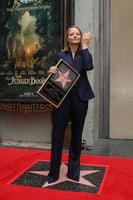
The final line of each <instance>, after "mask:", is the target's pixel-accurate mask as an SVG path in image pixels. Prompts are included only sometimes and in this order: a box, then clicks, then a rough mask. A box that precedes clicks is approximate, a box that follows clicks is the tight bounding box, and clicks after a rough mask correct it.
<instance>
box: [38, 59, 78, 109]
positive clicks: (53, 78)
mask: <svg viewBox="0 0 133 200" xmlns="http://www.w3.org/2000/svg"><path fill="white" fill-rule="evenodd" d="M56 66H57V68H58V71H57V73H52V74H50V75H49V76H48V77H47V78H46V80H45V81H44V83H43V84H42V85H41V87H40V88H39V90H38V91H37V94H38V95H39V96H41V97H42V98H43V99H44V100H46V101H48V102H49V103H51V104H52V105H53V106H54V107H56V108H58V107H59V106H60V104H61V103H62V102H63V100H64V99H65V97H66V96H67V94H68V93H69V91H70V90H71V88H72V87H73V85H74V84H75V83H76V81H77V80H78V78H79V77H80V74H79V73H78V72H77V71H76V70H75V69H73V68H72V67H71V66H70V65H69V64H68V63H66V62H65V61H64V60H63V59H60V60H59V62H58V63H57V65H56Z"/></svg>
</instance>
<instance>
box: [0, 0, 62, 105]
mask: <svg viewBox="0 0 133 200" xmlns="http://www.w3.org/2000/svg"><path fill="white" fill-rule="evenodd" d="M62 4H63V0H0V101H17V102H18V101H22V102H29V101H40V98H39V96H38V95H37V94H36V92H37V90H38V88H39V87H40V85H41V84H42V83H43V82H44V80H45V78H46V75H47V69H48V68H49V67H50V66H51V64H52V59H53V57H54V55H55V53H56V52H57V51H59V50H60V49H61V48H62V43H63V41H62V34H63V31H62V30H63V28H62V27H63V23H64V15H63V9H62V7H63V6H62Z"/></svg>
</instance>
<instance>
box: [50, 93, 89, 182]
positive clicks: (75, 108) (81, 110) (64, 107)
mask: <svg viewBox="0 0 133 200" xmlns="http://www.w3.org/2000/svg"><path fill="white" fill-rule="evenodd" d="M87 109H88V101H85V102H83V101H81V100H80V99H79V97H78V96H77V94H76V92H75V90H72V91H71V92H70V93H69V94H68V96H67V97H66V99H65V100H64V102H63V103H62V104H61V105H60V107H59V108H57V109H56V108H55V109H53V111H52V122H53V128H52V149H51V165H50V171H49V177H53V178H58V176H59V170H60V164H61V156H62V149H63V142H64V136H65V129H66V127H67V124H68V121H69V120H71V142H70V147H69V157H68V172H67V175H68V176H69V177H71V178H73V179H75V180H78V179H79V174H80V154H81V143H82V131H83V127H84V122H85V117H86V113H87Z"/></svg>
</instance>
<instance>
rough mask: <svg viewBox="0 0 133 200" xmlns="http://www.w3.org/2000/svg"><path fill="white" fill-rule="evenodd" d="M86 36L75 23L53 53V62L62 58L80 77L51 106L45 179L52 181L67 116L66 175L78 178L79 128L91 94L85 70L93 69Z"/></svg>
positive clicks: (54, 68)
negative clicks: (60, 49) (69, 123)
mask: <svg viewBox="0 0 133 200" xmlns="http://www.w3.org/2000/svg"><path fill="white" fill-rule="evenodd" d="M90 40H91V35H90V33H84V34H82V33H81V30H80V29H79V28H78V27H76V26H71V27H70V28H68V30H67V32H66V45H65V49H64V50H63V51H61V52H59V53H57V55H56V56H55V62H54V64H55V65H56V64H57V62H58V61H59V60H60V59H63V60H64V61H66V62H67V63H68V64H69V65H70V66H71V67H73V68H74V69H75V70H77V71H78V72H79V73H80V78H79V79H78V81H77V82H76V84H75V85H74V87H73V88H72V89H71V91H70V92H69V94H68V95H67V97H66V98H65V100H64V101H63V103H62V104H61V105H60V107H59V108H54V109H53V111H52V122H53V129H52V150H51V166H50V170H49V174H48V183H53V182H55V181H57V180H58V178H59V171H60V164H61V155H62V149H63V140H64V134H65V129H66V126H67V123H68V121H69V119H71V142H70V148H69V157H68V172H67V177H68V178H70V179H73V180H75V181H79V176H80V155H81V143H82V131H83V127H84V122H85V117H86V113H87V109H88V100H89V99H92V98H94V93H93V91H92V89H91V86H90V84H89V81H88V79H87V73H86V71H88V70H92V69H93V61H92V56H91V54H90V52H89V50H88V48H89V45H90ZM55 65H54V66H51V67H50V69H49V71H48V72H49V73H56V72H57V67H56V66H55Z"/></svg>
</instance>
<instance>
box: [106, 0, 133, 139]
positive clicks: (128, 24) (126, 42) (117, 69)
mask: <svg viewBox="0 0 133 200" xmlns="http://www.w3.org/2000/svg"><path fill="white" fill-rule="evenodd" d="M132 18H133V1H132V0H127V1H121V0H112V1H111V55H110V60H111V63H110V137H111V138H117V139H125V138H126V139H133V131H132V130H133V89H132V88H133V55H132V54H133V53H132V52H133V22H132Z"/></svg>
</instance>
